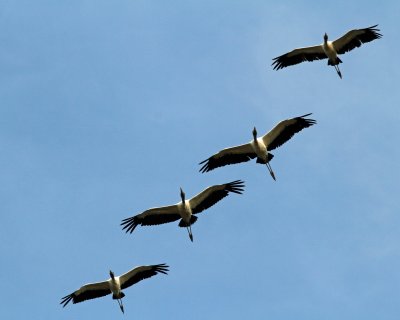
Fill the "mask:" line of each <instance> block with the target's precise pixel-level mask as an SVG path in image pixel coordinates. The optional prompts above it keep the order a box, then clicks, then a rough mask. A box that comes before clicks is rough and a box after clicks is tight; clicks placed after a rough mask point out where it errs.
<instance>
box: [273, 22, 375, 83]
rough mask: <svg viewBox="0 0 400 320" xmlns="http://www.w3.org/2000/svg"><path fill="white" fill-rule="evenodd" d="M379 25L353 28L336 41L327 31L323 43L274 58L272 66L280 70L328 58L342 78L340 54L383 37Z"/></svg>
mask: <svg viewBox="0 0 400 320" xmlns="http://www.w3.org/2000/svg"><path fill="white" fill-rule="evenodd" d="M377 26H378V25H377V24H376V25H374V26H372V27H369V28H365V29H354V30H351V31H349V32H347V33H346V34H345V35H343V36H342V37H340V38H339V39H336V40H334V41H328V35H327V34H326V33H325V35H324V43H323V44H321V45H317V46H313V47H305V48H298V49H294V50H293V51H290V52H288V53H285V54H283V55H281V56H279V57H276V58H274V59H273V60H274V62H273V63H272V66H273V67H274V70H279V69H282V68H286V67H288V66H292V65H295V64H298V63H300V62H303V61H314V60H322V59H326V58H328V65H330V66H334V67H335V69H336V72H337V74H338V75H339V77H340V78H342V73H341V72H340V69H339V63H342V60H340V58H339V57H338V54H344V53H346V52H349V51H351V50H353V49H354V48H358V47H360V46H361V44H363V43H367V42H370V41H372V40H375V39H379V38H381V37H382V34H380V33H379V31H380V30H379V29H376V27H377Z"/></svg>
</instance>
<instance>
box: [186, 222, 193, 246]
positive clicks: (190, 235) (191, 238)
mask: <svg viewBox="0 0 400 320" xmlns="http://www.w3.org/2000/svg"><path fill="white" fill-rule="evenodd" d="M186 229H187V231H188V234H189V238H190V241H192V242H193V234H192V225H191V224H189V226H188V227H186Z"/></svg>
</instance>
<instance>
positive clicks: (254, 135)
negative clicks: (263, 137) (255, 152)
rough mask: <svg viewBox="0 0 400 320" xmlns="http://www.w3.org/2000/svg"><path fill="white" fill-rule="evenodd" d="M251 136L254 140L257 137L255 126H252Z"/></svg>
mask: <svg viewBox="0 0 400 320" xmlns="http://www.w3.org/2000/svg"><path fill="white" fill-rule="evenodd" d="M253 138H254V140H256V139H257V129H256V127H254V128H253Z"/></svg>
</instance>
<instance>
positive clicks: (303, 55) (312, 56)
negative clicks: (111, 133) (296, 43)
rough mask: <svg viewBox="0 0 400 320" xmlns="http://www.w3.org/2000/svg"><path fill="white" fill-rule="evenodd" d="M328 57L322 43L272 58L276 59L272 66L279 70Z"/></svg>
mask: <svg viewBox="0 0 400 320" xmlns="http://www.w3.org/2000/svg"><path fill="white" fill-rule="evenodd" d="M326 58H328V57H327V56H326V54H325V52H324V49H322V45H319V46H313V47H305V48H298V49H294V50H292V51H290V52H288V53H285V54H283V55H281V56H279V57H276V58H274V59H272V60H273V61H274V62H273V63H272V66H273V67H274V70H279V69H282V68H286V67H288V66H292V65H295V64H299V63H301V62H304V61H314V60H322V59H326Z"/></svg>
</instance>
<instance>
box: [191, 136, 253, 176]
mask: <svg viewBox="0 0 400 320" xmlns="http://www.w3.org/2000/svg"><path fill="white" fill-rule="evenodd" d="M255 157H256V154H255V152H254V150H253V148H252V147H251V145H250V143H246V144H242V145H240V146H236V147H232V148H227V149H223V150H221V151H219V152H218V153H216V154H214V155H213V156H211V157H209V158H208V159H206V160H203V161H202V162H200V163H199V164H200V165H203V166H202V167H201V168H200V170H199V171H200V172H202V173H204V172H208V171H211V170H214V169H216V168H219V167H223V166H226V165H229V164H235V163H240V162H247V161H249V160H251V159H254V158H255Z"/></svg>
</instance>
